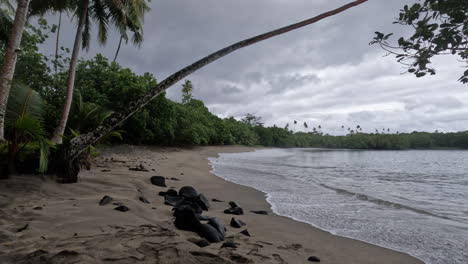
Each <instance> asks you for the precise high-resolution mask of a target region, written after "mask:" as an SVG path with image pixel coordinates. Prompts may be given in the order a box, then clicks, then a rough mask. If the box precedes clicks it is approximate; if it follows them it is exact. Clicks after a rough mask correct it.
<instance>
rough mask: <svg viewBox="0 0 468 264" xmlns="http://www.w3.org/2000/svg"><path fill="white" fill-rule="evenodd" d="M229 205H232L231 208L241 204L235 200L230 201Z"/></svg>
mask: <svg viewBox="0 0 468 264" xmlns="http://www.w3.org/2000/svg"><path fill="white" fill-rule="evenodd" d="M229 205H230V206H231V208H234V207H240V205H239V204H238V203H236V202H233V201H230V202H229Z"/></svg>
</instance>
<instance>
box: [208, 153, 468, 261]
mask: <svg viewBox="0 0 468 264" xmlns="http://www.w3.org/2000/svg"><path fill="white" fill-rule="evenodd" d="M210 160H211V163H212V166H213V168H214V170H213V172H214V173H215V174H216V175H218V176H219V177H222V178H224V179H226V180H229V181H232V182H235V183H238V184H242V185H246V186H250V187H254V188H256V189H258V190H261V191H263V192H265V193H267V194H268V202H269V203H270V204H271V205H272V208H273V211H274V212H275V213H277V214H280V215H284V216H288V217H291V218H294V219H296V220H299V221H303V222H306V223H309V224H311V225H313V226H316V227H319V228H321V229H324V230H328V231H330V232H332V233H333V234H337V235H341V236H346V237H351V238H355V239H359V240H363V241H366V242H370V243H373V244H376V245H380V246H384V247H387V248H392V249H395V250H399V251H402V252H406V253H408V254H410V255H412V256H415V257H417V258H419V259H421V260H423V261H425V262H426V263H430V264H439V263H440V264H442V263H443V264H451V263H454V264H455V263H457V264H462V263H463V264H466V263H468V151H457V150H450V151H442V150H434V151H432V150H421V151H419V150H411V151H354V150H324V149H265V150H258V151H256V152H249V153H234V154H221V155H220V157H219V158H212V159H210Z"/></svg>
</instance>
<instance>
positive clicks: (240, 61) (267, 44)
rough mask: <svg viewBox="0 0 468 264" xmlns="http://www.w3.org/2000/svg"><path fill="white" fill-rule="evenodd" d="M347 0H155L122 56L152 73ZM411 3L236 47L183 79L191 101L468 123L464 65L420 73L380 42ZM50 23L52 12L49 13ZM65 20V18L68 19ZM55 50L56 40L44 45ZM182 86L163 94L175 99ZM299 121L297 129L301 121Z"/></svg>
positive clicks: (413, 126) (445, 124)
mask: <svg viewBox="0 0 468 264" xmlns="http://www.w3.org/2000/svg"><path fill="white" fill-rule="evenodd" d="M347 2H349V1H345V0H255V1H252V0H237V1H228V0H204V1H193V0H171V1H169V0H152V3H151V7H152V10H151V11H150V13H148V14H147V16H146V19H145V27H144V38H145V41H144V43H143V44H142V46H141V47H140V48H139V49H137V48H135V47H133V46H131V45H130V44H129V45H126V46H123V47H122V49H121V52H120V55H119V58H118V62H119V63H120V64H121V65H122V66H124V67H128V68H131V69H132V70H134V71H136V72H138V73H144V72H151V73H153V74H154V75H155V76H156V78H157V79H158V80H162V79H164V78H165V77H167V76H168V75H170V74H171V73H173V72H175V71H177V70H179V69H180V68H182V67H184V66H186V65H188V64H190V63H192V62H193V61H195V60H197V59H199V58H201V57H203V56H205V55H207V54H209V53H211V52H213V51H216V50H218V49H220V48H223V47H225V46H227V45H230V44H232V43H233V42H236V41H238V40H241V39H244V38H247V37H251V36H253V35H256V34H259V33H263V32H266V31H268V30H271V29H274V28H277V27H280V26H284V25H287V24H290V23H293V22H297V21H300V20H303V19H306V18H309V17H312V16H315V15H317V14H319V13H322V12H324V11H328V10H329V9H333V8H336V7H338V6H341V5H343V4H345V3H347ZM411 2H414V1H404V0H392V1H388V0H370V1H369V2H368V3H365V4H363V5H361V6H358V7H355V8H352V9H350V10H348V11H346V12H345V13H342V14H339V15H337V16H334V17H331V18H328V19H326V20H323V21H321V22H319V23H317V24H313V25H310V26H307V27H305V28H303V29H300V30H297V31H294V32H291V33H288V34H286V35H282V36H280V37H277V38H274V39H270V40H267V41H264V42H261V43H258V44H256V45H254V46H251V47H248V48H245V49H242V50H240V51H237V52H235V53H233V54H231V55H228V56H227V57H225V58H222V59H220V60H218V61H217V62H215V63H213V64H211V65H209V66H207V67H205V68H203V69H202V70H200V71H199V72H196V73H195V74H193V75H191V76H190V77H189V79H190V80H192V82H193V84H194V87H195V92H194V95H195V97H196V98H198V99H201V100H203V101H204V102H205V103H206V105H207V106H208V108H209V109H210V110H211V111H212V112H213V113H215V114H217V115H219V116H221V117H228V116H234V117H236V118H241V117H242V116H244V115H245V114H246V113H253V114H255V115H257V116H261V117H263V120H264V122H265V123H266V124H267V125H273V124H276V125H278V126H285V125H286V124H287V123H290V127H292V122H293V120H297V121H298V123H300V124H302V123H303V122H304V121H306V122H307V123H308V124H309V127H313V126H318V125H321V126H322V127H323V130H324V131H325V132H329V133H333V134H340V133H342V129H341V126H342V125H344V126H346V127H353V128H354V127H356V125H360V126H361V127H362V128H363V130H364V131H368V132H372V131H374V130H375V129H376V128H378V129H380V130H381V129H382V128H390V129H391V130H392V131H400V132H403V131H405V132H407V131H413V130H425V131H434V130H441V131H459V130H467V126H468V125H467V124H468V85H463V84H461V83H459V82H458V81H457V79H458V78H459V77H460V76H461V74H462V72H463V71H464V68H463V66H464V65H463V63H461V62H459V61H457V60H456V58H455V57H450V56H448V57H441V58H438V59H437V60H434V64H435V66H436V69H437V70H438V73H437V75H435V76H430V77H425V78H420V79H418V78H416V77H414V76H413V75H410V74H402V73H403V72H404V71H405V69H404V68H403V67H402V66H401V65H400V64H398V63H397V62H396V60H395V59H394V57H391V56H390V57H385V56H384V55H385V52H384V51H383V50H382V49H380V48H379V47H378V46H369V45H368V43H369V42H370V41H371V40H372V38H373V35H374V32H375V31H383V32H388V33H390V32H395V33H396V34H397V35H401V34H403V35H404V34H408V33H409V31H408V30H409V28H404V27H402V26H398V25H393V24H392V22H393V21H394V19H395V17H396V16H397V15H398V11H399V9H400V8H402V7H403V5H404V4H407V3H411ZM50 17H51V19H52V20H50V22H51V23H53V22H54V21H56V20H57V19H56V17H54V16H50ZM65 20H69V18H67V17H65ZM74 26H75V24H74V23H73V22H72V23H69V22H68V23H66V25H65V26H64V31H63V33H62V35H63V39H62V45H63V46H66V47H71V46H72V42H73V37H74V34H75V32H74V31H75V28H74ZM117 44H118V36H117V34H113V35H111V36H110V38H109V41H108V43H107V45H106V46H105V47H102V46H99V45H98V44H96V43H94V45H93V46H92V47H91V49H90V50H89V51H88V52H85V51H83V52H82V53H81V54H82V55H83V56H84V57H86V58H90V57H92V56H94V55H95V54H96V53H103V54H104V55H106V56H108V57H110V58H112V57H113V55H114V53H115V50H116V48H117ZM43 49H44V51H45V52H46V53H53V52H54V44H53V39H51V40H50V42H48V43H47V44H46V45H45V46H44V47H43ZM180 89H181V86H180V84H177V85H176V86H174V87H172V88H170V89H169V91H168V97H169V98H171V99H174V100H179V98H180ZM297 128H299V126H298V127H297Z"/></svg>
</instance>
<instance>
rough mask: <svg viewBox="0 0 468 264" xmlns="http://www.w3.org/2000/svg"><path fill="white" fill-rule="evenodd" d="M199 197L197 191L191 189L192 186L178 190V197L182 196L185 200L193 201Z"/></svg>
mask: <svg viewBox="0 0 468 264" xmlns="http://www.w3.org/2000/svg"><path fill="white" fill-rule="evenodd" d="M199 195H200V194H199V193H198V191H197V190H196V189H195V188H193V187H192V186H184V187H182V188H180V190H179V196H183V197H185V198H189V199H190V198H192V199H195V198H197V197H198V196H199Z"/></svg>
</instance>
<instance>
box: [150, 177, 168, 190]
mask: <svg viewBox="0 0 468 264" xmlns="http://www.w3.org/2000/svg"><path fill="white" fill-rule="evenodd" d="M150 180H151V183H152V184H153V185H156V186H159V187H167V185H166V179H165V178H164V177H163V176H153V177H151V179H150Z"/></svg>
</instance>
